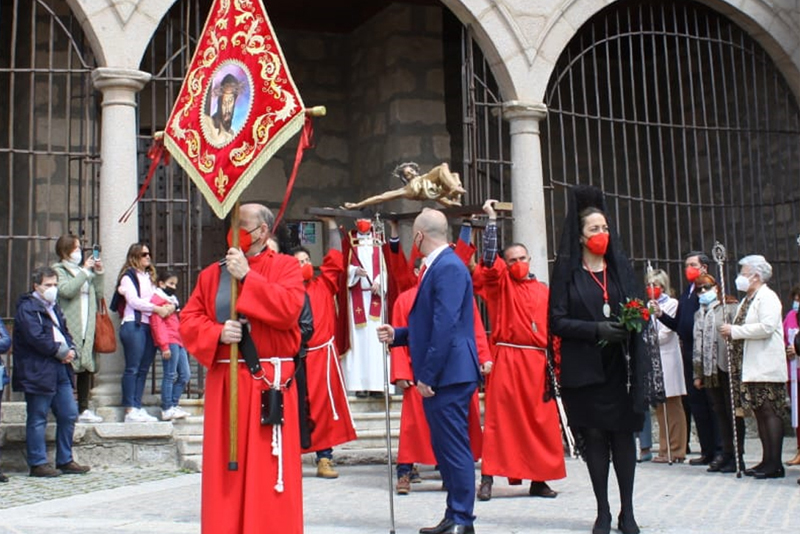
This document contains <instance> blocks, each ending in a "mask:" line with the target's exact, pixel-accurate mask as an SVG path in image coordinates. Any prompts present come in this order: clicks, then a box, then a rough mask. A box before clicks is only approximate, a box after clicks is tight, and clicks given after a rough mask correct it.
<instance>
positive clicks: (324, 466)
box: [317, 458, 339, 478]
mask: <svg viewBox="0 0 800 534" xmlns="http://www.w3.org/2000/svg"><path fill="white" fill-rule="evenodd" d="M317 477H319V478H339V473H337V472H336V470H335V469H334V468H333V462H332V461H331V460H329V459H328V458H320V459H319V461H318V462H317Z"/></svg>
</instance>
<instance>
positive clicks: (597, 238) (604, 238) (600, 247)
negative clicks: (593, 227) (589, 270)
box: [586, 232, 608, 256]
mask: <svg viewBox="0 0 800 534" xmlns="http://www.w3.org/2000/svg"><path fill="white" fill-rule="evenodd" d="M586 248H587V249H589V252H591V253H592V254H596V255H597V256H604V255H605V253H606V250H608V234H606V233H604V232H603V233H599V234H594V235H593V236H592V237H590V238H589V239H587V240H586Z"/></svg>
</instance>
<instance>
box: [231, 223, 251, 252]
mask: <svg viewBox="0 0 800 534" xmlns="http://www.w3.org/2000/svg"><path fill="white" fill-rule="evenodd" d="M254 231H255V229H254V230H252V231H251V232H248V231H247V230H245V229H244V228H239V248H240V249H242V252H243V253H245V254H247V251H248V250H250V246H251V245H252V244H253V234H252V232H254ZM232 246H233V228H229V229H228V247H232Z"/></svg>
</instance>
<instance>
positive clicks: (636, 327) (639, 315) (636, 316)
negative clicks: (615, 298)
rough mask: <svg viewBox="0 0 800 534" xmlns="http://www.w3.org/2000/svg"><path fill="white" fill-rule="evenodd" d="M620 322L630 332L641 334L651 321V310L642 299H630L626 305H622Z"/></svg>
mask: <svg viewBox="0 0 800 534" xmlns="http://www.w3.org/2000/svg"><path fill="white" fill-rule="evenodd" d="M620 310H621V311H620V314H619V322H620V323H622V324H623V325H625V328H627V329H628V331H629V332H636V333H637V334H640V333H641V332H642V330H643V329H644V326H645V325H646V324H647V323H648V321H650V310H649V309H648V308H647V306H646V305H645V303H644V302H642V300H641V299H630V298H629V299H628V300H627V301H626V302H625V304H620Z"/></svg>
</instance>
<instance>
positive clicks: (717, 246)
mask: <svg viewBox="0 0 800 534" xmlns="http://www.w3.org/2000/svg"><path fill="white" fill-rule="evenodd" d="M711 253H712V255H713V256H714V261H715V262H717V273H718V275H719V288H720V291H721V292H722V323H723V324H727V322H728V314H727V313H725V294H726V293H725V260H726V256H727V254H726V251H725V246H724V245H723V244H722V243H720V242H719V241H716V242H714V248H713V250H712V251H711ZM725 350H726V351H727V354H728V390H729V392H730V396H731V419H732V421H731V423H732V424H733V455H734V459H733V461H734V462H735V463H736V478H742V469H741V467H742V466H741V465H740V463H739V430H738V428H737V427H736V402H735V401H734V397H733V394H734V391H733V354H732V352H731V343H730V341H728V340H727V339H726V340H725Z"/></svg>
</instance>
